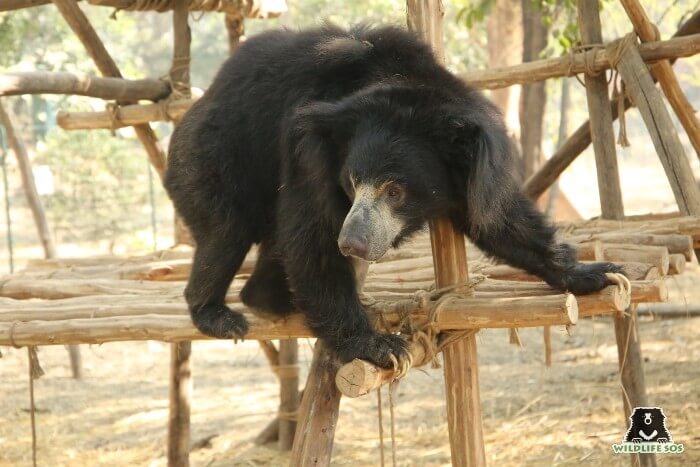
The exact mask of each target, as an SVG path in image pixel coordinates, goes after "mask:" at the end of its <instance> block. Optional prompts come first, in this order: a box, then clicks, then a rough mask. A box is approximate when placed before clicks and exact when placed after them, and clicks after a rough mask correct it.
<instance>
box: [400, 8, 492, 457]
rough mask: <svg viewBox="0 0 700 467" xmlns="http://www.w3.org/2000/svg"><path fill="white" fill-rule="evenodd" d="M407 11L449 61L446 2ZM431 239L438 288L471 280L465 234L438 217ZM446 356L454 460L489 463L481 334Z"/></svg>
mask: <svg viewBox="0 0 700 467" xmlns="http://www.w3.org/2000/svg"><path fill="white" fill-rule="evenodd" d="M406 10H407V20H408V28H409V29H410V30H412V31H415V32H416V33H418V35H419V36H420V37H421V38H422V39H423V40H424V41H426V42H427V43H429V44H430V45H431V46H432V47H433V50H434V52H435V55H436V57H437V59H438V60H439V61H444V44H443V26H442V21H443V16H444V14H445V11H444V7H443V4H442V1H441V0H407V2H406ZM430 241H431V245H432V250H433V264H434V266H435V281H436V286H437V288H443V287H446V286H449V285H453V284H459V283H466V282H467V280H468V269H467V255H466V248H465V244H464V237H463V236H462V235H461V234H459V233H457V232H456V231H455V230H454V228H453V227H452V224H451V223H450V222H449V221H447V220H438V221H435V222H432V223H431V225H430ZM443 358H444V367H445V392H446V398H447V423H448V429H449V434H450V451H451V454H452V465H456V466H469V467H472V466H483V465H486V457H485V451H484V434H483V427H482V423H481V401H480V396H479V367H478V361H477V350H476V337H475V336H474V335H472V336H470V337H467V338H464V339H460V340H458V341H456V342H454V343H453V344H451V345H449V346H448V347H446V348H445V350H444V352H443Z"/></svg>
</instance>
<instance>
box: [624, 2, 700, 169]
mask: <svg viewBox="0 0 700 467" xmlns="http://www.w3.org/2000/svg"><path fill="white" fill-rule="evenodd" d="M620 3H622V6H623V7H624V9H625V11H626V12H627V16H629V19H630V20H631V21H632V25H633V26H634V30H635V32H636V33H637V35H638V36H639V39H641V41H642V42H649V41H656V40H659V37H658V35H659V30H658V29H657V28H656V26H655V25H654V24H652V22H651V21H650V20H649V17H648V16H647V13H646V11H644V7H643V6H642V4H641V3H640V2H639V0H620ZM650 68H651V73H652V75H653V76H654V77H655V78H656V79H657V80H658V82H659V85H660V86H661V90H662V91H663V92H664V94H665V95H666V99H668V102H669V103H670V104H671V107H673V110H674V111H675V113H676V115H677V116H678V120H680V122H681V125H683V128H685V131H686V133H687V134H688V138H689V139H690V142H691V143H692V145H693V148H695V152H696V154H697V156H698V158H700V122H698V118H697V117H696V116H695V110H694V109H693V106H692V105H691V104H690V102H688V98H687V97H686V96H685V94H683V90H682V89H681V85H680V83H679V82H678V78H677V77H676V74H675V73H674V72H673V66H671V62H670V61H668V60H662V61H659V62H656V63H652V64H651V65H650Z"/></svg>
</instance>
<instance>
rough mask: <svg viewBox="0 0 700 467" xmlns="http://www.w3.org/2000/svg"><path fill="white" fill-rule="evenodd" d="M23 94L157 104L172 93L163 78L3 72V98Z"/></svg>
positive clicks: (0, 88) (0, 83)
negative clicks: (132, 78) (57, 95)
mask: <svg viewBox="0 0 700 467" xmlns="http://www.w3.org/2000/svg"><path fill="white" fill-rule="evenodd" d="M20 94H75V95H78V96H88V97H99V98H101V99H107V100H128V101H138V100H142V99H144V100H151V101H157V100H160V99H164V98H166V97H167V96H168V94H170V84H168V82H167V81H163V80H159V79H138V80H127V79H123V78H100V77H98V76H91V75H88V74H85V73H68V72H46V71H31V72H16V73H0V96H16V95H20Z"/></svg>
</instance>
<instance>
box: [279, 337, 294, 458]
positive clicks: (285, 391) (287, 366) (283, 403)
mask: <svg viewBox="0 0 700 467" xmlns="http://www.w3.org/2000/svg"><path fill="white" fill-rule="evenodd" d="M279 365H280V366H279V369H280V370H282V371H281V372H279V373H278V376H279V382H280V410H279V412H280V413H279V416H278V418H279V429H278V443H277V447H278V448H279V449H280V451H289V450H290V449H292V445H293V443H294V432H295V431H296V428H297V410H298V409H299V358H298V345H297V340H296V339H286V340H281V341H280V350H279Z"/></svg>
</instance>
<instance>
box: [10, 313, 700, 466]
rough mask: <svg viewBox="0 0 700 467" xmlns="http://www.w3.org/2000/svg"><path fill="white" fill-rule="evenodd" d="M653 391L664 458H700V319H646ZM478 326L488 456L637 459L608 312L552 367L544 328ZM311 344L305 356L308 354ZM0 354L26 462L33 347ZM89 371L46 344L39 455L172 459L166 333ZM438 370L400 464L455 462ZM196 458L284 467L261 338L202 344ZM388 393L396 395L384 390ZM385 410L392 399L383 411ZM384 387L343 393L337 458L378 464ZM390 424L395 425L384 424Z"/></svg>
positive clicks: (15, 456)
mask: <svg viewBox="0 0 700 467" xmlns="http://www.w3.org/2000/svg"><path fill="white" fill-rule="evenodd" d="M640 333H641V336H642V342H643V352H644V355H645V357H646V358H647V359H648V361H647V363H646V370H647V385H648V388H649V400H650V402H651V403H652V404H655V405H660V406H662V407H663V408H664V409H665V411H666V414H667V415H668V417H669V420H668V426H669V429H670V430H671V432H672V434H673V435H674V438H675V440H676V442H682V443H685V445H686V449H687V451H686V454H683V455H681V456H674V457H670V456H667V457H666V458H664V459H663V464H664V465H700V452H698V451H697V450H695V449H693V446H697V444H698V442H699V441H700V431H698V428H697V423H695V421H694V420H691V419H692V418H695V414H697V412H698V410H699V409H700V407H699V405H700V365H698V360H699V359H700V340H698V339H697V336H698V335H699V334H700V319H684V320H674V321H662V322H659V321H656V322H649V321H645V322H642V323H641V325H640ZM521 337H522V339H523V342H524V344H525V347H524V348H523V349H518V348H515V347H513V346H510V345H508V344H507V337H506V333H505V332H504V331H488V332H483V333H482V334H481V335H480V338H479V340H480V363H481V367H480V368H481V388H482V401H483V409H484V431H485V433H486V442H487V459H488V462H489V464H490V465H503V466H509V465H524V464H527V465H543V466H544V465H547V466H549V465H578V464H580V463H584V462H585V463H588V464H590V465H628V461H627V459H626V458H624V457H616V456H614V455H613V454H612V453H611V449H610V444H611V443H613V442H619V441H620V439H621V437H622V434H623V431H624V424H623V420H622V419H621V415H620V411H621V409H620V407H621V396H620V390H619V383H618V376H617V354H616V349H615V346H614V336H613V331H612V323H611V321H609V320H600V319H599V320H597V321H594V322H591V321H585V322H583V323H580V324H579V325H578V326H577V327H576V329H575V331H574V333H573V335H572V336H571V337H568V336H566V334H565V333H564V332H563V331H562V330H555V331H554V332H553V339H552V340H553V344H554V366H553V368H551V369H545V368H544V366H543V358H542V346H541V330H538V329H532V330H524V331H521ZM309 350H310V348H309V345H308V343H307V342H303V343H302V352H301V355H302V360H303V362H304V366H306V365H307V364H308V360H309V358H310V351H309ZM2 351H3V354H4V356H3V358H2V360H0V394H2V398H1V399H0V465H12V466H15V465H28V464H29V463H30V460H31V452H30V446H31V439H30V430H29V415H28V413H27V407H28V402H27V400H28V396H27V380H26V377H25V376H24V375H25V374H26V365H27V362H26V350H24V349H22V350H17V349H7V348H3V349H2ZM83 355H84V360H85V370H86V374H87V375H88V376H87V378H86V379H85V380H83V381H74V380H72V379H70V377H69V369H68V367H67V358H66V353H65V351H64V350H63V349H62V348H60V347H45V348H42V349H41V352H40V359H41V362H42V365H43V367H44V369H45V370H46V372H47V374H46V376H44V377H43V378H41V379H40V380H38V381H37V383H36V395H37V406H38V408H39V413H38V414H37V419H38V436H39V453H38V456H39V460H40V465H52V466H71V467H74V466H83V465H85V466H88V465H89V466H94V465H110V466H120V465H124V466H126V465H129V466H133V465H149V466H150V465H153V466H157V465H164V464H165V459H164V454H165V443H164V439H165V426H166V419H167V397H168V391H167V369H168V347H167V346H166V345H162V344H159V343H154V342H148V343H129V344H123V343H120V344H107V345H103V346H94V347H84V350H83ZM441 380H442V378H441V373H440V370H427V371H425V372H421V371H413V372H412V373H411V374H410V376H409V377H408V379H407V380H406V381H404V382H403V383H402V384H401V386H400V387H399V391H398V397H397V407H396V415H397V419H396V426H397V432H398V436H397V443H398V457H399V459H400V464H401V465H421V466H422V465H446V464H448V463H449V444H448V440H447V431H446V428H445V410H444V399H443V388H442V382H441ZM194 381H195V390H194V402H193V408H192V414H193V418H192V423H193V442H196V441H198V440H201V439H203V438H207V437H209V436H212V435H215V436H214V437H213V438H212V440H211V443H210V445H209V446H208V447H205V448H201V449H197V450H196V451H195V452H194V453H193V455H192V459H193V465H221V466H223V465H242V466H243V465H245V466H249V465H265V466H267V465H270V466H275V465H286V462H287V458H286V456H285V455H284V454H281V453H278V452H277V451H276V450H275V449H274V448H272V447H256V446H254V445H253V444H252V439H253V438H254V436H255V435H256V434H257V431H258V430H260V429H261V428H262V427H263V426H264V425H265V424H266V423H267V421H269V420H270V418H271V417H272V416H273V415H274V412H275V405H276V392H277V385H276V381H275V379H274V378H273V376H272V374H271V373H270V372H269V371H267V370H266V360H265V357H264V356H263V355H262V353H261V352H260V351H259V350H258V348H257V346H256V344H255V343H252V342H249V343H244V344H239V345H238V346H234V345H233V344H231V343H229V342H198V343H195V345H194ZM385 400H386V398H385ZM387 419H388V410H386V409H385V420H387ZM376 420H377V419H376V398H375V397H374V396H369V397H365V398H362V399H357V400H344V401H343V403H342V405H341V415H340V423H339V427H338V431H337V437H336V446H335V451H334V465H378V463H379V449H378V437H377V421H376ZM385 431H386V432H388V425H387V430H385Z"/></svg>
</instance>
